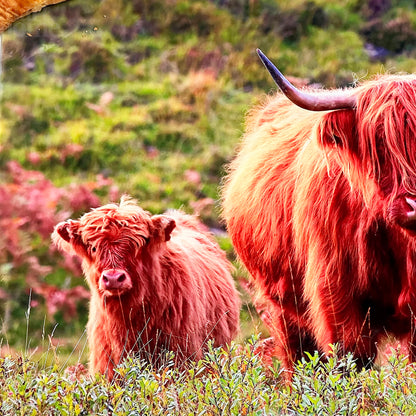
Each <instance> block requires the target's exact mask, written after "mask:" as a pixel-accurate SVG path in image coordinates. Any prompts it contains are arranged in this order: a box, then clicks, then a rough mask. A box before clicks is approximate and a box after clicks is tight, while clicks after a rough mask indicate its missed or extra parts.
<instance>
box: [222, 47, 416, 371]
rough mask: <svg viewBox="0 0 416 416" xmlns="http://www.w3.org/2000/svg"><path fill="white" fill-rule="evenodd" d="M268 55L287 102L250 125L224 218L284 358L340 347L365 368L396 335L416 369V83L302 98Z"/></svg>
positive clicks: (272, 103) (229, 182)
mask: <svg viewBox="0 0 416 416" xmlns="http://www.w3.org/2000/svg"><path fill="white" fill-rule="evenodd" d="M259 55H260V57H261V59H262V60H263V63H264V64H265V66H266V67H267V68H268V70H269V71H270V73H271V74H272V76H273V78H274V79H275V81H276V83H277V84H278V85H279V87H280V88H281V90H282V91H283V92H284V94H285V95H286V96H287V97H288V98H289V100H288V99H287V98H285V97H284V96H282V95H280V94H278V95H276V96H274V97H271V98H269V99H268V100H267V102H266V103H265V104H264V105H263V106H261V107H260V108H256V109H254V110H253V111H252V112H251V114H250V116H249V117H248V120H247V131H246V134H245V137H244V140H243V142H242V144H241V148H240V150H239V153H238V155H237V157H236V158H235V160H234V161H233V162H232V163H231V165H230V167H229V173H228V177H227V179H226V181H225V185H224V189H223V214H224V218H225V220H226V222H227V226H228V230H229V233H230V236H231V238H232V241H233V244H234V246H235V249H236V251H237V253H238V254H239V257H240V258H241V260H242V262H243V263H244V264H245V266H246V267H247V269H248V270H249V272H250V274H251V276H252V280H253V283H254V286H255V287H256V288H257V296H258V298H259V300H260V301H261V302H262V303H263V304H264V305H265V310H264V313H263V317H264V320H265V321H266V323H267V325H268V326H269V328H270V332H271V334H272V335H273V337H274V342H275V347H274V355H275V356H277V357H278V358H280V359H281V360H282V363H283V365H284V366H286V368H288V369H289V370H290V369H291V368H292V365H293V361H294V360H297V359H298V358H299V357H300V356H301V354H302V352H303V351H304V350H307V351H308V350H309V351H310V350H314V349H318V350H320V351H322V352H329V350H330V344H335V343H338V344H339V345H340V347H341V351H343V352H347V351H350V352H352V353H354V355H355V356H356V357H357V358H358V359H359V360H358V362H359V363H361V364H366V363H367V362H368V361H371V360H373V359H374V358H375V355H376V352H377V351H376V347H377V344H378V343H379V341H380V340H381V339H382V337H384V336H387V335H392V336H394V337H395V338H397V339H399V340H400V341H401V343H402V345H403V346H405V347H406V349H407V351H408V353H409V355H410V358H411V360H413V361H414V360H415V353H416V352H415V341H416V339H415V334H416V328H415V315H414V313H415V312H416V76H415V75H406V76H405V75H401V76H394V75H384V76H378V77H376V78H375V79H374V80H372V81H367V82H365V83H363V84H362V85H360V86H357V87H356V88H352V89H348V90H334V91H309V92H308V91H299V90H297V89H296V88H294V87H293V86H292V85H291V84H290V83H289V82H288V81H287V80H286V79H285V78H284V77H283V75H282V74H281V73H280V72H279V71H278V70H277V69H276V68H275V67H274V65H273V64H272V63H271V62H270V61H269V60H268V59H267V58H266V57H265V56H264V55H263V54H262V53H261V52H260V51H259ZM301 107H303V108H301Z"/></svg>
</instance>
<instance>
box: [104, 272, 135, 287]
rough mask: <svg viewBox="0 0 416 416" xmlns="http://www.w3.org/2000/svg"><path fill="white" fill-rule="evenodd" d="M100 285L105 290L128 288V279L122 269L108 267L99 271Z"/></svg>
mask: <svg viewBox="0 0 416 416" xmlns="http://www.w3.org/2000/svg"><path fill="white" fill-rule="evenodd" d="M100 286H101V288H102V289H105V290H117V289H128V288H129V287H130V279H129V277H128V274H127V273H126V272H125V271H124V270H119V269H108V270H104V271H103V272H102V273H101V278H100Z"/></svg>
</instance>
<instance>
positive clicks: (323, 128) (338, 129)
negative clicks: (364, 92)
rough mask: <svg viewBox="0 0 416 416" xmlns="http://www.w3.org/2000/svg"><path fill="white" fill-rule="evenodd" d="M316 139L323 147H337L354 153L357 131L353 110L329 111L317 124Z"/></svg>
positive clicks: (356, 143) (356, 145) (356, 149)
mask: <svg viewBox="0 0 416 416" xmlns="http://www.w3.org/2000/svg"><path fill="white" fill-rule="evenodd" d="M318 140H319V142H320V144H321V145H322V146H323V147H338V148H342V149H346V150H349V151H351V152H352V153H356V152H357V151H358V133H357V124H356V118H355V111H354V110H338V111H331V112H329V113H327V114H325V116H324V117H323V118H322V121H321V123H320V124H319V126H318Z"/></svg>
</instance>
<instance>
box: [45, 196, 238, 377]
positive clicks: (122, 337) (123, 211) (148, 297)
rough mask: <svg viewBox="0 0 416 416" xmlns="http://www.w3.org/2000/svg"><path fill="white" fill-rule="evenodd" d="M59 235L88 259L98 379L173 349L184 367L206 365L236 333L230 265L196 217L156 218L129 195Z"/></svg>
mask: <svg viewBox="0 0 416 416" xmlns="http://www.w3.org/2000/svg"><path fill="white" fill-rule="evenodd" d="M52 237H53V240H54V242H55V243H56V244H57V245H58V247H60V248H61V249H62V250H64V251H67V252H74V253H76V254H77V255H78V256H80V257H81V258H82V260H83V270H84V274H85V276H86V278H87V281H88V284H89V286H90V289H91V304H90V315H89V321H88V326H87V332H88V339H89V346H90V371H91V372H92V373H95V372H101V373H106V374H107V375H108V377H109V378H110V379H112V378H113V374H114V367H115V366H116V365H117V364H118V363H119V362H120V361H121V360H122V359H123V357H125V356H126V355H127V354H128V353H130V352H133V353H135V354H137V355H138V356H140V357H141V358H142V359H145V360H147V361H148V362H151V363H154V364H156V363H157V362H158V359H160V354H161V353H163V352H165V351H168V350H169V351H174V352H175V357H176V360H177V363H178V364H179V363H181V362H183V361H184V360H186V359H187V358H192V359H199V358H200V357H201V355H202V354H203V352H204V348H205V347H206V344H207V341H208V340H214V345H215V346H219V345H224V344H227V343H229V342H230V341H231V340H232V339H233V337H234V336H235V335H236V332H237V330H238V326H239V308H240V301H239V296H238V293H237V292H236V289H235V287H234V282H233V279H232V277H231V275H230V264H229V262H228V261H227V260H226V257H225V255H224V253H223V252H222V251H221V249H220V248H219V247H218V245H217V243H216V242H215V241H214V240H213V238H212V237H211V236H210V235H209V233H208V232H207V230H206V229H205V228H204V226H203V225H202V224H201V223H199V222H198V221H197V220H196V218H194V217H192V216H189V215H185V214H183V213H181V212H178V211H170V212H168V213H167V214H166V215H154V216H151V215H150V214H149V213H148V212H146V211H144V210H143V209H141V208H140V207H138V206H137V205H136V203H135V202H134V201H132V200H131V199H128V198H127V197H123V198H122V199H121V202H120V204H119V205H117V204H109V205H105V206H102V207H100V208H97V209H94V210H92V211H91V212H89V213H87V214H85V215H83V216H82V217H81V219H80V220H78V221H72V220H68V221H66V222H62V223H60V224H58V225H57V226H56V228H55V231H54V233H53V236H52Z"/></svg>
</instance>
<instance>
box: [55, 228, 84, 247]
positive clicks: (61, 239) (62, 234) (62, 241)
mask: <svg viewBox="0 0 416 416" xmlns="http://www.w3.org/2000/svg"><path fill="white" fill-rule="evenodd" d="M79 226H80V223H79V221H73V220H68V221H64V222H60V223H59V224H58V225H57V226H56V227H55V230H54V231H53V233H52V240H53V242H54V243H55V244H56V245H57V246H58V248H60V249H61V250H62V251H66V252H73V251H74V250H75V246H76V245H79V244H80V242H81V241H82V240H81V237H80V235H79Z"/></svg>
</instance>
